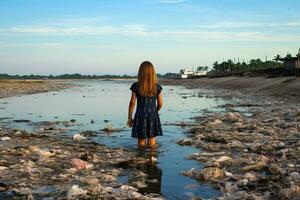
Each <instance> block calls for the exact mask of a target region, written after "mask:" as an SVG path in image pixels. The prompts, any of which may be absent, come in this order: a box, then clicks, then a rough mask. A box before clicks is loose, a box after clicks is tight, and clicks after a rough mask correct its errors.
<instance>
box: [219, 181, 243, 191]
mask: <svg viewBox="0 0 300 200" xmlns="http://www.w3.org/2000/svg"><path fill="white" fill-rule="evenodd" d="M238 190H239V189H238V187H237V185H236V184H235V183H233V182H225V191H223V192H226V193H234V192H237V191H238Z"/></svg>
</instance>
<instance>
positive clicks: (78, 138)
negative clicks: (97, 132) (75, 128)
mask: <svg viewBox="0 0 300 200" xmlns="http://www.w3.org/2000/svg"><path fill="white" fill-rule="evenodd" d="M86 139H87V138H86V137H84V136H82V135H80V134H79V133H76V134H74V135H73V140H74V142H79V141H81V140H86Z"/></svg>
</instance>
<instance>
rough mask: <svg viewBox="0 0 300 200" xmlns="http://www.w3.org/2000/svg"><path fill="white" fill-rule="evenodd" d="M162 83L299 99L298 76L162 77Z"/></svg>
mask: <svg viewBox="0 0 300 200" xmlns="http://www.w3.org/2000/svg"><path fill="white" fill-rule="evenodd" d="M160 82H161V83H162V84H163V85H183V86H185V87H187V88H206V89H229V90H236V91H239V92H243V93H245V94H247V93H249V92H250V93H252V94H254V95H268V96H272V97H279V98H282V97H283V98H290V99H294V100H299V99H300V78H294V77H280V78H266V77H222V78H201V79H162V80H160Z"/></svg>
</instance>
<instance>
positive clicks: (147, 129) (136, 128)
mask: <svg viewBox="0 0 300 200" xmlns="http://www.w3.org/2000/svg"><path fill="white" fill-rule="evenodd" d="M130 90H131V91H132V93H131V99H130V103H129V109H128V121H127V125H128V126H129V127H132V134H131V136H132V137H134V138H138V145H139V147H144V146H146V139H148V140H147V144H148V146H149V147H152V146H154V145H155V137H156V136H158V135H163V133H162V128H161V124H160V119H159V115H158V111H159V110H160V109H161V107H162V92H161V90H162V87H161V86H160V85H159V84H157V77H156V73H155V69H154V67H153V65H152V63H151V62H149V61H145V62H143V63H142V64H141V66H140V69H139V73H138V82H135V83H133V84H132V85H131V87H130ZM136 99H137V108H136V112H135V115H134V119H132V113H133V110H134V106H135V102H136ZM156 102H157V103H156Z"/></svg>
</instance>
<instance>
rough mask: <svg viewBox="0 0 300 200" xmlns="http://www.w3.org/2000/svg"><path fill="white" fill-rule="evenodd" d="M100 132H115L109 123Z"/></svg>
mask: <svg viewBox="0 0 300 200" xmlns="http://www.w3.org/2000/svg"><path fill="white" fill-rule="evenodd" d="M102 131H105V132H108V133H111V132H113V131H115V129H114V127H113V125H112V124H111V123H109V124H107V126H106V127H105V128H103V129H102Z"/></svg>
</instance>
